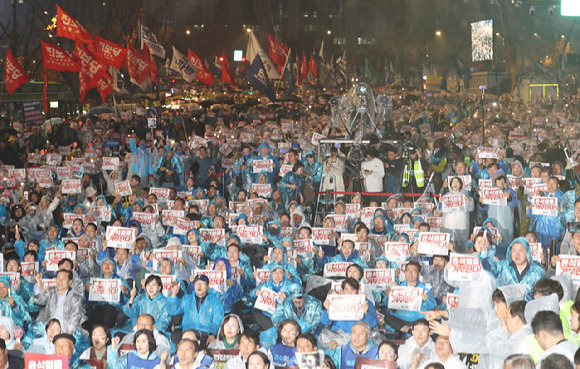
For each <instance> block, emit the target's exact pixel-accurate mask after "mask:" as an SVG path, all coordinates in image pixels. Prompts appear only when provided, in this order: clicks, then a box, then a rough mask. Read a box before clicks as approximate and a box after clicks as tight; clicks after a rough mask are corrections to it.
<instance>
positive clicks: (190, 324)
mask: <svg viewBox="0 0 580 369" xmlns="http://www.w3.org/2000/svg"><path fill="white" fill-rule="evenodd" d="M193 285H194V289H195V292H193V293H191V294H186V295H184V296H183V297H182V298H180V299H178V298H177V294H178V293H179V291H180V290H181V287H180V286H179V284H178V283H174V284H173V286H172V288H171V296H170V297H168V298H167V312H168V313H169V314H170V315H181V314H183V330H184V331H185V330H187V329H190V328H192V329H195V330H197V331H199V332H203V333H204V334H205V335H206V336H207V335H210V334H212V335H213V336H214V337H216V336H217V334H218V330H219V328H220V325H221V323H222V320H223V319H224V306H223V304H222V302H221V301H220V299H219V298H218V297H217V296H216V295H214V294H212V293H208V290H209V278H208V277H207V276H206V275H203V274H198V275H197V276H196V277H195V279H194V281H193Z"/></svg>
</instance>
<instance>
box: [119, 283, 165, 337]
mask: <svg viewBox="0 0 580 369" xmlns="http://www.w3.org/2000/svg"><path fill="white" fill-rule="evenodd" d="M166 304H167V299H166V298H165V296H163V294H162V293H159V294H157V296H155V298H154V299H153V300H151V299H150V298H149V296H148V295H147V293H146V292H145V291H144V290H141V291H140V292H139V294H137V297H135V300H133V305H129V302H127V304H126V305H125V306H124V307H123V312H124V313H125V315H127V316H128V317H129V319H131V324H132V325H133V326H135V325H136V324H137V318H138V317H139V315H141V314H149V315H151V316H152V317H153V318H155V328H157V330H158V331H160V332H162V333H165V331H167V327H169V322H170V321H171V316H169V313H168V312H167V309H166V308H165V307H166Z"/></svg>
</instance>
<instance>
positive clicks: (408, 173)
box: [403, 158, 425, 187]
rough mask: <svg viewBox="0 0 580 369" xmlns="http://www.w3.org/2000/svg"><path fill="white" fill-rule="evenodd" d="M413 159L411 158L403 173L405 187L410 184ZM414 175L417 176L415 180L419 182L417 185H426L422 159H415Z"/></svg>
mask: <svg viewBox="0 0 580 369" xmlns="http://www.w3.org/2000/svg"><path fill="white" fill-rule="evenodd" d="M409 168H411V159H409V165H408V166H407V169H406V170H405V173H403V187H407V186H408V185H409V179H410V177H411V171H410V170H409ZM413 176H414V177H415V182H417V187H423V186H425V173H424V172H423V168H422V167H421V159H419V158H417V160H415V165H414V166H413Z"/></svg>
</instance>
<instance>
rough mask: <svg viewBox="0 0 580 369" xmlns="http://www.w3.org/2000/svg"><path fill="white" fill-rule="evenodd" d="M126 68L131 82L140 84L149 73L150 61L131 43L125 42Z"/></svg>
mask: <svg viewBox="0 0 580 369" xmlns="http://www.w3.org/2000/svg"><path fill="white" fill-rule="evenodd" d="M127 69H128V70H129V76H130V77H131V79H132V80H133V83H136V84H138V85H140V84H142V83H143V81H145V79H146V78H147V76H148V75H149V73H151V61H150V60H148V59H147V58H145V57H144V56H143V55H141V53H140V52H139V51H137V50H135V48H134V47H133V46H132V45H131V44H129V43H128V44H127Z"/></svg>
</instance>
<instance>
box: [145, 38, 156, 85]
mask: <svg viewBox="0 0 580 369" xmlns="http://www.w3.org/2000/svg"><path fill="white" fill-rule="evenodd" d="M142 55H143V56H144V57H145V58H147V59H149V68H150V69H151V81H152V82H153V83H155V84H156V85H158V84H159V78H158V76H159V72H158V71H157V64H155V60H153V57H152V56H151V52H150V51H149V46H147V43H143V53H142Z"/></svg>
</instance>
